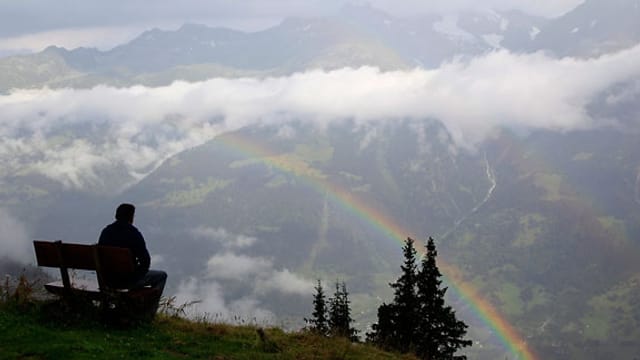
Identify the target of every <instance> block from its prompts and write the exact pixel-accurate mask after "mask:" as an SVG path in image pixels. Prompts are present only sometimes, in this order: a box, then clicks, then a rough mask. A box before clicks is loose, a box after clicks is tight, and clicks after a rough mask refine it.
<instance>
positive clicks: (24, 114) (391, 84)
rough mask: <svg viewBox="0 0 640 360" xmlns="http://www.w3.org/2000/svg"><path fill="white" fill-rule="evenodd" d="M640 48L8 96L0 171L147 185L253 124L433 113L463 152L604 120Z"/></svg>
mask: <svg viewBox="0 0 640 360" xmlns="http://www.w3.org/2000/svg"><path fill="white" fill-rule="evenodd" d="M639 63H640V46H636V47H633V48H630V49H627V50H625V51H621V52H619V53H615V54H610V55H604V56H602V57H599V58H594V59H587V60H582V59H573V58H564V59H554V58H551V57H548V56H546V55H544V54H542V53H535V54H513V53H510V52H508V51H504V50H502V51H496V52H492V53H489V54H486V55H484V56H481V57H477V58H473V59H470V60H466V61H463V60H457V61H454V62H450V63H446V64H443V65H442V66H440V67H439V68H438V69H434V70H422V69H416V70H413V71H393V72H381V71H379V70H378V69H375V68H370V67H363V68H360V69H348V68H347V69H341V70H335V71H330V72H324V71H319V70H318V71H308V72H305V73H298V74H293V75H291V76H286V77H278V78H265V79H257V78H243V79H219V78H218V79H211V80H208V81H203V82H198V83H184V82H176V83H174V84H172V85H170V86H165V87H158V88H148V87H143V86H134V87H130V88H112V87H104V86H99V87H95V88H93V89H90V90H74V89H60V90H50V89H41V90H16V91H14V92H12V93H11V94H9V95H5V96H0V137H2V139H3V141H2V142H1V143H0V167H1V168H3V169H4V173H13V174H24V173H40V174H44V175H45V176H48V177H50V178H52V179H55V180H58V181H60V182H62V183H63V184H65V185H67V186H74V187H83V186H84V185H85V184H86V183H87V182H90V181H92V180H95V178H97V177H98V175H97V174H96V171H97V170H99V169H100V168H101V167H102V166H105V164H109V165H110V166H118V167H122V168H124V169H125V170H126V171H128V172H129V173H130V174H131V175H132V176H134V177H136V178H141V177H143V176H145V174H147V173H148V172H150V171H151V170H153V169H154V168H155V167H156V166H158V165H159V164H160V163H161V162H162V161H163V160H164V159H166V158H167V157H169V156H172V155H174V154H176V153H178V152H181V151H183V150H185V149H188V148H191V147H194V146H197V145H199V144H202V143H204V142H206V141H207V140H209V139H211V138H213V137H214V136H216V135H218V134H220V133H223V132H225V131H230V130H234V129H238V128H240V127H243V126H246V125H252V124H285V123H286V122H287V121H289V120H291V119H303V120H305V121H308V122H313V123H316V124H318V125H327V124H330V123H335V122H340V121H344V120H345V119H349V120H354V121H356V122H357V123H368V122H393V121H398V120H401V119H407V118H410V119H418V120H419V119H425V118H435V119H439V120H440V121H442V123H443V124H444V125H445V126H446V128H447V129H448V130H449V132H450V133H451V134H452V137H453V139H454V141H455V142H456V143H457V144H458V145H460V146H462V147H467V148H472V147H473V146H474V145H476V144H478V143H479V142H481V141H482V140H483V139H485V137H486V136H487V135H488V134H489V133H490V132H491V130H492V129H493V128H494V127H496V126H515V127H528V128H544V129H552V130H560V131H563V130H571V129H578V128H587V127H592V126H598V125H602V124H601V123H600V122H599V121H598V119H593V118H591V117H590V115H589V114H588V112H587V110H586V106H587V105H588V104H589V102H590V101H591V100H592V99H593V98H594V97H595V96H596V95H598V94H600V93H601V92H603V91H605V90H607V89H608V88H609V87H611V86H612V85H614V84H616V83H619V82H621V81H625V80H628V79H631V78H634V77H638V76H640V67H639V66H638V65H637V64H639Z"/></svg>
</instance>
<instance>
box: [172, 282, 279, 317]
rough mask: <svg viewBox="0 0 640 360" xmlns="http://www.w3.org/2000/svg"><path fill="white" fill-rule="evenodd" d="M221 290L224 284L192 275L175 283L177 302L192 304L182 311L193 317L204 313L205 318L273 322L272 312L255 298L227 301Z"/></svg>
mask: <svg viewBox="0 0 640 360" xmlns="http://www.w3.org/2000/svg"><path fill="white" fill-rule="evenodd" d="M223 289H224V286H223V285H221V284H220V283H217V282H215V281H203V280H199V279H196V278H194V277H191V278H188V279H185V280H183V281H182V282H181V283H180V285H179V286H178V292H177V293H176V295H175V297H176V305H177V306H181V305H183V304H191V305H190V306H187V307H186V308H185V312H186V315H187V316H188V317H192V318H201V317H202V316H206V318H207V320H210V321H218V322H224V323H247V322H249V323H255V324H274V323H275V320H276V316H275V315H274V314H273V312H271V311H269V310H267V309H265V308H264V307H263V306H262V304H261V302H260V301H259V300H257V299H256V298H254V297H251V296H244V297H241V298H239V299H235V300H227V299H225V296H224V293H223Z"/></svg>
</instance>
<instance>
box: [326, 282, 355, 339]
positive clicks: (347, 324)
mask: <svg viewBox="0 0 640 360" xmlns="http://www.w3.org/2000/svg"><path fill="white" fill-rule="evenodd" d="M352 323H353V319H352V318H351V301H350V300H349V293H348V292H347V286H346V284H345V283H344V282H342V283H340V282H337V281H336V291H335V293H334V295H333V297H332V298H330V299H329V333H330V334H331V335H334V336H342V337H346V338H348V339H350V340H351V341H357V340H358V335H357V333H358V331H357V330H356V329H355V328H353V327H352V326H351V324H352Z"/></svg>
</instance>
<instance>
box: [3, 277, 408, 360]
mask: <svg viewBox="0 0 640 360" xmlns="http://www.w3.org/2000/svg"><path fill="white" fill-rule="evenodd" d="M23 285H25V286H22V287H20V286H18V289H20V291H15V292H11V293H10V292H9V291H7V289H8V286H0V290H1V291H2V292H1V293H0V359H129V358H137V359H217V360H222V359H374V360H375V359H414V357H412V356H408V355H398V354H392V353H387V352H384V351H381V350H379V349H377V348H375V347H372V346H369V345H366V344H358V343H351V342H350V341H348V340H347V339H344V338H327V337H321V336H317V335H315V334H313V333H310V332H307V331H300V332H294V333H288V332H285V331H283V330H281V329H279V328H266V329H265V328H260V327H257V326H234V325H229V324H224V323H213V322H209V321H204V320H201V321H192V320H187V319H184V318H181V317H178V316H175V315H171V312H167V313H166V314H159V315H158V316H156V318H155V319H154V320H153V321H152V322H151V323H144V324H137V325H132V324H126V322H125V323H123V322H122V321H116V322H114V321H113V320H112V319H113V314H111V315H110V316H109V317H106V318H105V317H104V316H102V315H100V312H99V311H98V310H97V308H95V307H94V306H93V305H91V304H90V303H84V304H82V303H78V304H75V305H74V306H73V308H71V307H70V306H68V305H67V304H65V303H64V302H62V301H59V300H49V301H36V300H33V297H32V293H31V290H32V289H33V288H32V287H31V285H30V284H28V283H25V284H23ZM173 310H175V311H174V314H176V313H178V312H180V308H177V309H176V308H174V309H173Z"/></svg>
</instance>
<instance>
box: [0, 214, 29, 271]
mask: <svg viewBox="0 0 640 360" xmlns="http://www.w3.org/2000/svg"><path fill="white" fill-rule="evenodd" d="M0 249H2V253H0V260H2V258H5V257H6V258H8V259H9V260H13V261H16V262H19V263H21V264H29V263H33V260H34V258H33V245H32V243H31V238H30V237H29V235H28V233H27V230H26V228H25V226H24V224H23V223H21V222H20V221H19V220H18V219H16V218H15V217H14V216H13V215H11V214H10V213H9V212H8V211H7V210H6V209H3V208H0Z"/></svg>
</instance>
